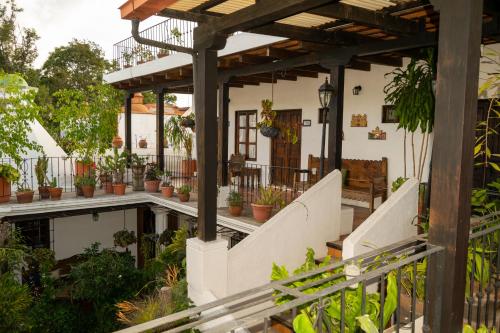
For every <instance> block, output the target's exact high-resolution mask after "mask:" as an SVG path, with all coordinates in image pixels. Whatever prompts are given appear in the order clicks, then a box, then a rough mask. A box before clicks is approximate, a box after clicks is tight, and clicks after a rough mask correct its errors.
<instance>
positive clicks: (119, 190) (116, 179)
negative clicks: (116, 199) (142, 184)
mask: <svg viewBox="0 0 500 333" xmlns="http://www.w3.org/2000/svg"><path fill="white" fill-rule="evenodd" d="M105 161H106V166H107V168H108V169H109V170H110V171H111V172H112V173H113V193H114V194H116V195H124V194H125V188H126V187H127V185H126V184H125V183H124V182H123V176H124V174H125V170H126V167H127V153H126V152H121V153H118V149H117V148H113V155H112V156H106V159H105Z"/></svg>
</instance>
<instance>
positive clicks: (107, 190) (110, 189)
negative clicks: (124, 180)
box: [102, 182, 114, 194]
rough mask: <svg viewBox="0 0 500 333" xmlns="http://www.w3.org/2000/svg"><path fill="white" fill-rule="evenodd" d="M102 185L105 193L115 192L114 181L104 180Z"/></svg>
mask: <svg viewBox="0 0 500 333" xmlns="http://www.w3.org/2000/svg"><path fill="white" fill-rule="evenodd" d="M102 187H103V188H104V193H106V194H113V193H114V191H113V182H104V183H102Z"/></svg>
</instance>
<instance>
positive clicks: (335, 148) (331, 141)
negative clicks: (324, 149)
mask: <svg viewBox="0 0 500 333" xmlns="http://www.w3.org/2000/svg"><path fill="white" fill-rule="evenodd" d="M344 76H345V67H344V66H343V65H335V66H332V67H331V69H330V83H331V84H332V86H333V87H334V88H335V92H334V96H333V97H332V100H331V101H330V108H329V109H330V111H329V112H328V121H329V126H328V171H333V170H335V169H339V170H340V169H341V168H342V125H343V121H344Z"/></svg>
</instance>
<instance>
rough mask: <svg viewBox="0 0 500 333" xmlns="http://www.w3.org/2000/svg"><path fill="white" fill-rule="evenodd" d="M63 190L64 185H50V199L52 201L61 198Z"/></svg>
mask: <svg viewBox="0 0 500 333" xmlns="http://www.w3.org/2000/svg"><path fill="white" fill-rule="evenodd" d="M62 190H63V189H62V187H50V188H49V193H50V200H52V201H57V200H61V196H62Z"/></svg>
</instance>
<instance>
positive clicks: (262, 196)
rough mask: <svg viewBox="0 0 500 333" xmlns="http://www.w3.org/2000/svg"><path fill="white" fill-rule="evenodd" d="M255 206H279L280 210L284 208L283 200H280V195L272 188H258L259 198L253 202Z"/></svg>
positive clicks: (279, 192)
mask: <svg viewBox="0 0 500 333" xmlns="http://www.w3.org/2000/svg"><path fill="white" fill-rule="evenodd" d="M255 203H256V204H257V205H266V206H274V205H279V206H280V207H281V208H283V207H284V206H285V200H283V198H282V193H281V191H279V190H275V189H273V188H272V187H268V188H265V187H262V186H261V187H260V188H259V196H258V198H257V200H256V201H255Z"/></svg>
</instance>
